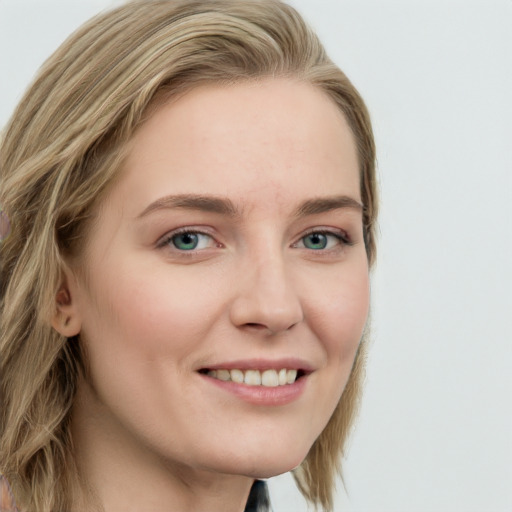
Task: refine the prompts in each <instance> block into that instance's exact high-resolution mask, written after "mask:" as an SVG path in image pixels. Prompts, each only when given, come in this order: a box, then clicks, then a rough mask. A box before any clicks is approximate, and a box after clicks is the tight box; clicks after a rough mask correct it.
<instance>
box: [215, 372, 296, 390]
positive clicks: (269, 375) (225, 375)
mask: <svg viewBox="0 0 512 512" xmlns="http://www.w3.org/2000/svg"><path fill="white" fill-rule="evenodd" d="M207 375H208V376H209V377H213V378H214V379H219V380H222V381H224V382H229V381H232V382H236V383H237V384H246V385H247V386H266V387H276V386H286V385H287V384H293V383H294V382H295V381H296V380H297V370H287V369H286V368H282V369H281V370H279V371H277V370H264V371H262V372H260V371H259V370H245V371H242V370H238V369H234V370H225V369H223V368H222V369H219V370H208V372H207Z"/></svg>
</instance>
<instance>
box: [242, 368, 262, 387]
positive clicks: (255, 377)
mask: <svg viewBox="0 0 512 512" xmlns="http://www.w3.org/2000/svg"><path fill="white" fill-rule="evenodd" d="M244 383H245V384H248V385H249V386H261V373H260V372H259V371H258V370H247V371H246V372H245V377H244Z"/></svg>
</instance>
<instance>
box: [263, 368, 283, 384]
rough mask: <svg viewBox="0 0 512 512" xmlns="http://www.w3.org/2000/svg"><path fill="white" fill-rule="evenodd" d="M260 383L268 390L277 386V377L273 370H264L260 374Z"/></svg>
mask: <svg viewBox="0 0 512 512" xmlns="http://www.w3.org/2000/svg"><path fill="white" fill-rule="evenodd" d="M261 383H262V384H263V385H264V386H267V387H269V388H275V387H276V386H279V377H278V376H277V372H276V371H275V370H265V371H264V372H263V373H262V374H261Z"/></svg>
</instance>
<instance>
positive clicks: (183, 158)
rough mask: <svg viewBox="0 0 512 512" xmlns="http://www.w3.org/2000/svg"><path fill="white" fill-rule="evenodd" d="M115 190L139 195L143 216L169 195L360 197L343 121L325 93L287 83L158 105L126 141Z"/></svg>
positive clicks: (210, 89) (199, 92) (196, 94)
mask: <svg viewBox="0 0 512 512" xmlns="http://www.w3.org/2000/svg"><path fill="white" fill-rule="evenodd" d="M119 185H121V187H122V188H124V189H125V190H126V192H128V189H129V188H130V187H131V188H132V190H133V189H135V190H137V198H136V202H137V203H138V204H139V206H140V207H141V208H143V207H144V206H143V203H145V202H146V203H147V202H150V201H152V200H155V198H156V196H158V195H164V194H171V193H173V194H187V193H198V192H199V193H202V192H205V193H208V194H213V195H225V194H226V192H229V193H230V194H233V195H234V196H239V197H240V198H245V199H247V196H248V194H249V196H251V197H254V199H256V198H258V197H260V198H261V195H262V194H264V195H265V196H267V197H268V198H269V199H270V198H272V199H271V200H274V201H275V200H278V199H283V198H286V196H287V195H288V194H294V193H295V194H296V193H299V194H303V195H304V194H306V195H308V194H309V195H310V196H322V195H325V194H327V193H328V192H330V195H332V194H342V193H343V194H350V195H352V196H354V198H355V199H359V198H360V193H359V172H358V158H357V151H356V145H355V142H354V138H353V134H352V132H351V130H350V128H349V127H348V124H347V122H346V120H345V118H344V116H343V115H342V113H341V111H340V110H339V108H338V107H337V106H336V105H335V104H334V102H333V101H332V100H331V98H329V97H328V96H327V95H326V94H325V93H324V92H323V91H322V90H320V89H319V88H316V87H314V86H312V85H310V84H307V83H303V82H299V81H293V80H289V79H267V80H261V81H258V82H243V83H238V84H234V85H229V86H223V85H204V86H200V87H197V88H195V89H193V90H191V91H189V92H188V93H186V94H185V95H183V96H181V97H179V98H178V99H174V100H172V101H170V102H167V103H164V104H162V105H160V106H159V107H158V108H156V109H155V110H154V112H153V114H152V115H151V116H150V118H149V119H148V120H147V121H146V123H145V124H144V125H143V126H142V127H141V128H140V129H139V130H138V131H137V133H136V134H135V136H134V137H133V139H132V141H131V142H130V145H129V148H128V156H127V159H126V161H125V164H124V166H123V170H122V178H121V183H120V184H119ZM258 194H259V196H258ZM235 199H236V197H235Z"/></svg>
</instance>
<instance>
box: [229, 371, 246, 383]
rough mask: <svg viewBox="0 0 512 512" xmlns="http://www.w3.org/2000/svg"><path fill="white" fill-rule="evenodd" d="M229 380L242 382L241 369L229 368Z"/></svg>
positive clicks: (242, 373)
mask: <svg viewBox="0 0 512 512" xmlns="http://www.w3.org/2000/svg"><path fill="white" fill-rule="evenodd" d="M231 380H232V381H233V382H238V384H242V383H243V381H244V372H243V371H242V370H231Z"/></svg>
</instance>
